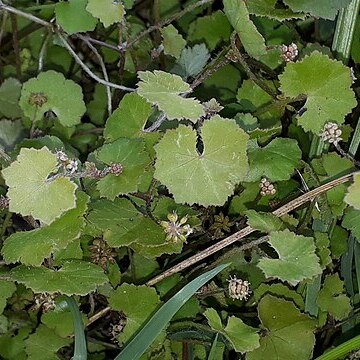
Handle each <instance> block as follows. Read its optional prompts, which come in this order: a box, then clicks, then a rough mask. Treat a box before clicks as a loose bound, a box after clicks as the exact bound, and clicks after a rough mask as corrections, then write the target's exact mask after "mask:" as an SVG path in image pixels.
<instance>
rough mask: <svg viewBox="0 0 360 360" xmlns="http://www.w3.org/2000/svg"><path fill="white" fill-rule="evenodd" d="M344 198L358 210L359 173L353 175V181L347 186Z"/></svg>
mask: <svg viewBox="0 0 360 360" xmlns="http://www.w3.org/2000/svg"><path fill="white" fill-rule="evenodd" d="M344 200H345V201H346V202H347V203H348V204H349V205H351V206H353V207H354V208H355V209H357V210H360V174H355V175H354V182H353V183H352V184H351V185H350V186H349V187H348V192H347V194H346V196H345V199H344Z"/></svg>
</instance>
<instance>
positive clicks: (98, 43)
mask: <svg viewBox="0 0 360 360" xmlns="http://www.w3.org/2000/svg"><path fill="white" fill-rule="evenodd" d="M83 38H86V39H87V40H88V41H90V42H91V43H94V44H96V45H100V46H103V47H106V48H108V49H111V50H114V51H116V52H119V51H120V48H119V47H118V46H116V45H111V44H108V43H106V42H104V41H101V40H98V39H94V38H92V37H90V36H85V35H83Z"/></svg>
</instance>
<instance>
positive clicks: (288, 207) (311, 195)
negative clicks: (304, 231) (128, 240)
mask: <svg viewBox="0 0 360 360" xmlns="http://www.w3.org/2000/svg"><path fill="white" fill-rule="evenodd" d="M357 173H358V172H352V173H350V174H348V175H345V176H342V177H340V178H338V179H335V180H332V181H330V182H328V183H326V184H324V185H321V186H319V187H317V188H315V189H314V190H311V191H309V192H307V193H305V194H303V195H301V196H299V197H298V198H296V199H294V200H291V201H290V202H288V203H287V204H285V205H283V206H281V207H280V208H279V209H277V210H275V211H274V212H273V214H274V215H275V216H278V217H281V216H283V215H285V214H287V213H289V212H290V211H292V210H295V209H296V208H298V207H299V206H301V205H303V204H305V203H307V202H309V201H312V200H313V199H315V198H316V197H317V196H319V195H321V194H322V193H324V192H326V191H328V190H330V189H332V188H334V187H336V186H338V185H340V184H343V183H346V182H348V181H350V180H351V179H352V177H353V175H354V174H357ZM254 231H256V229H254V228H252V227H251V226H247V227H245V228H243V229H241V230H240V231H238V232H236V233H234V234H232V235H230V236H229V237H227V238H225V239H223V240H221V241H219V242H218V243H216V244H214V245H211V246H210V247H208V248H207V249H205V250H203V251H201V252H199V253H197V254H195V255H193V256H191V257H190V258H189V259H186V260H184V261H182V262H180V263H179V264H177V265H175V266H173V267H172V268H170V269H168V270H166V271H165V272H163V273H162V274H160V275H158V276H156V277H154V278H153V279H151V280H149V281H148V282H147V283H146V285H148V286H150V285H154V284H156V283H158V282H159V281H161V280H163V279H165V278H167V277H168V276H170V275H173V274H176V273H178V272H179V271H182V270H184V269H186V268H188V267H189V266H191V265H194V264H196V263H198V262H199V261H202V260H204V259H205V258H207V257H209V256H210V255H212V254H215V253H216V252H218V251H220V250H222V249H224V248H225V247H227V246H229V245H231V244H233V243H235V242H236V241H239V240H241V239H243V238H244V237H246V236H247V235H249V234H251V233H253V232H254Z"/></svg>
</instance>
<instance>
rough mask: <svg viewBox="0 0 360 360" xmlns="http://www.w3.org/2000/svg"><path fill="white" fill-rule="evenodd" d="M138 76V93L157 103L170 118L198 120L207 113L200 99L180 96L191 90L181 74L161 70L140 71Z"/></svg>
mask: <svg viewBox="0 0 360 360" xmlns="http://www.w3.org/2000/svg"><path fill="white" fill-rule="evenodd" d="M138 76H139V78H140V80H141V81H140V82H139V83H138V90H137V92H138V94H139V95H140V96H142V97H144V98H145V99H146V100H148V101H149V102H150V103H152V104H154V105H157V106H158V108H159V109H160V110H162V111H164V112H165V114H166V116H167V117H168V119H169V120H174V119H179V120H180V119H189V120H191V121H193V122H196V121H197V120H198V119H199V118H200V117H201V116H203V115H204V114H205V113H204V109H203V107H202V105H201V104H200V102H199V101H198V100H196V99H193V98H186V99H185V98H183V97H181V96H180V95H181V94H185V93H187V92H189V91H190V90H191V89H190V85H189V84H187V83H186V82H184V81H183V80H182V79H181V77H180V76H177V75H173V74H169V73H166V72H164V71H160V70H155V71H154V72H150V71H140V72H139V73H138Z"/></svg>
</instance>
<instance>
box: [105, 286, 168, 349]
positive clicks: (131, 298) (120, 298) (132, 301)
mask: <svg viewBox="0 0 360 360" xmlns="http://www.w3.org/2000/svg"><path fill="white" fill-rule="evenodd" d="M160 304H161V301H160V297H159V295H158V294H157V293H156V290H155V289H154V288H150V287H147V286H145V285H140V286H136V285H134V284H126V283H124V284H121V286H119V287H118V288H117V289H116V290H115V291H114V292H113V293H112V294H111V295H110V298H109V305H110V306H111V308H112V309H114V310H117V311H121V312H122V313H124V314H125V316H126V325H125V328H124V330H123V331H122V332H121V334H120V337H119V338H120V340H121V341H122V342H126V341H127V340H129V339H130V338H131V336H132V335H134V334H135V333H136V331H137V330H139V329H140V328H141V327H142V325H143V324H144V322H145V321H146V320H147V319H148V318H149V317H150V316H151V314H152V313H153V312H154V311H155V310H156V309H157V308H158V307H159V305H160Z"/></svg>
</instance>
